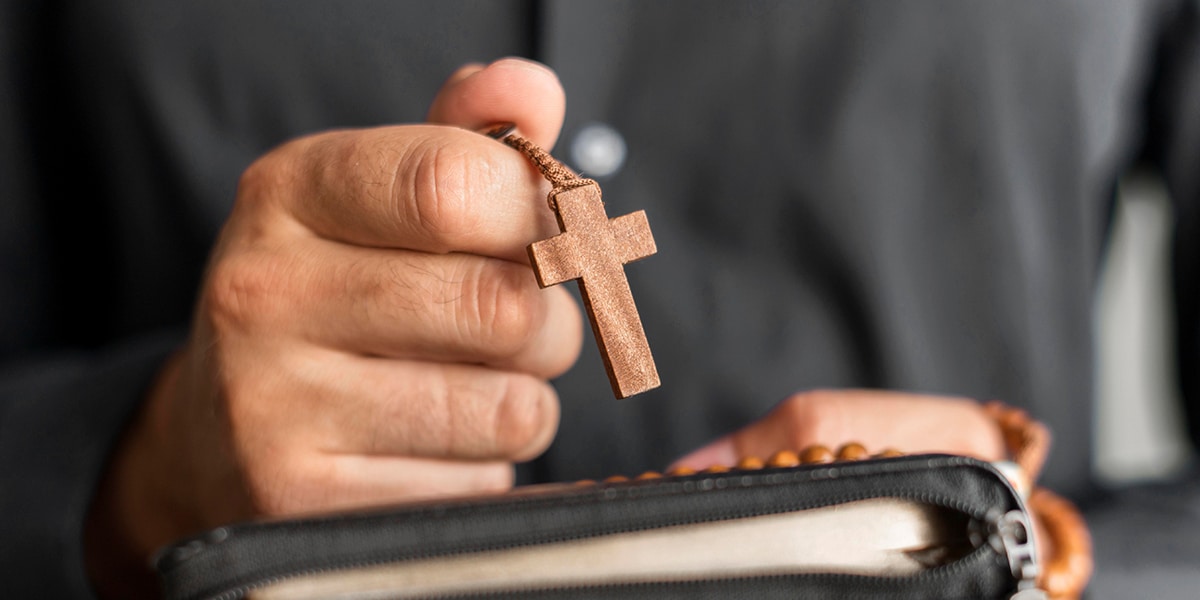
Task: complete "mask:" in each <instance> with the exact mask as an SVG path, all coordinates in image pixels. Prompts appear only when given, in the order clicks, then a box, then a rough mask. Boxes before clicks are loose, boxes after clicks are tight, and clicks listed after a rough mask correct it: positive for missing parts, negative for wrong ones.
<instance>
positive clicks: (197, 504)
mask: <svg viewBox="0 0 1200 600" xmlns="http://www.w3.org/2000/svg"><path fill="white" fill-rule="evenodd" d="M563 111H564V98H563V92H562V89H561V86H560V85H559V83H558V80H557V78H556V77H555V76H554V74H553V73H552V72H551V71H549V70H548V69H546V68H544V67H542V66H540V65H535V64H533V63H529V62H526V61H520V60H515V59H510V60H504V61H499V62H497V63H495V64H492V65H491V66H488V67H486V68H484V67H481V66H475V65H472V66H467V67H464V68H463V69H461V70H460V71H459V72H457V73H455V74H454V75H453V76H452V77H451V78H450V80H449V81H448V82H447V83H446V85H445V86H444V88H443V89H442V91H441V92H440V93H439V95H438V96H437V98H436V100H435V101H434V103H433V106H432V108H431V110H430V114H429V119H430V121H432V122H439V123H447V124H453V125H458V126H460V127H464V128H467V129H477V128H482V127H485V126H487V125H489V124H493V123H497V122H513V123H516V124H517V126H518V127H519V128H520V130H521V132H522V134H523V135H525V136H527V137H528V138H530V139H531V140H533V141H535V142H536V143H538V144H540V145H543V146H545V147H550V146H551V145H553V143H554V140H555V138H556V137H557V135H558V131H559V129H560V127H561V125H562V116H563ZM547 191H548V186H546V185H545V184H544V183H543V182H542V181H541V179H540V177H538V175H537V173H536V171H534V170H533V169H532V167H531V166H530V165H529V164H528V163H527V162H526V160H525V158H524V157H523V156H521V155H520V154H519V153H517V152H515V151H513V150H511V149H510V148H507V147H505V146H504V145H502V144H499V143H497V142H495V141H494V140H490V139H488V138H486V137H484V136H481V135H479V134H476V133H472V132H471V131H467V130H465V129H459V128H455V127H446V126H432V125H429V126H404V127H388V128H380V129H370V130H359V131H339V132H332V133H326V134H321V135H315V136H312V137H308V138H303V139H300V140H296V141H294V142H291V143H288V144H285V145H284V146H282V147H280V148H278V149H276V150H274V151H272V152H270V153H269V154H267V155H266V156H264V157H262V158H261V159H259V160H258V161H257V162H256V163H255V164H254V165H252V166H251V167H250V168H249V169H248V170H247V171H246V173H245V174H244V175H243V177H242V180H241V182H240V185H239V189H238V197H237V201H236V203H235V206H234V208H233V212H232V214H231V216H230V218H229V220H228V222H227V223H226V224H225V227H224V229H223V231H222V233H221V236H220V238H219V240H218V242H217V244H216V247H215V249H214V251H213V254H212V256H211V259H210V263H209V267H208V270H207V275H206V277H205V280H204V283H203V286H202V291H201V295H200V298H199V300H198V305H197V308H196V313H195V317H194V321H193V325H192V330H191V335H190V338H189V341H188V342H187V344H186V347H184V348H183V349H182V350H181V351H180V352H179V353H178V355H177V356H176V357H175V358H173V359H172V360H171V361H170V363H169V364H168V365H167V366H166V367H165V369H164V370H163V372H162V375H161V377H160V380H159V381H158V383H157V384H156V385H155V387H154V388H153V390H152V391H151V393H150V395H149V397H148V400H147V402H146V404H145V406H144V407H143V408H142V410H141V413H140V415H139V417H138V419H137V420H136V421H135V422H134V423H133V425H132V426H131V428H130V430H129V431H128V432H127V434H126V436H125V439H124V441H123V443H122V444H121V446H120V447H119V449H118V451H117V453H116V455H115V456H114V458H113V460H112V462H111V465H110V470H109V472H108V474H107V476H106V478H105V480H104V482H103V483H102V484H101V488H100V492H99V495H98V497H97V499H96V501H95V502H94V505H93V508H92V511H91V513H90V515H89V528H88V534H87V536H86V537H87V544H86V547H87V549H88V551H89V556H88V558H89V561H91V562H90V566H91V567H92V568H91V569H90V570H91V572H92V573H93V576H94V578H96V579H97V584H98V585H99V587H101V588H102V589H103V588H105V583H107V582H106V581H105V579H106V577H105V576H106V575H107V576H108V577H109V578H113V579H117V580H119V579H120V578H121V577H122V576H121V575H117V574H116V573H119V571H116V572H114V571H112V570H111V568H112V567H113V566H114V565H115V563H117V562H118V559H123V562H124V563H125V564H133V565H140V564H143V563H144V562H145V560H146V557H147V556H148V555H149V554H150V553H151V552H152V551H153V550H154V549H155V548H156V547H158V546H159V545H161V544H164V543H167V542H169V541H170V540H172V539H175V538H177V537H179V536H182V535H185V534H188V533H192V532H197V531H200V530H204V529H207V528H210V527H214V526H217V525H219V524H224V523H229V522H233V521H238V520H243V519H247V518H250V517H256V516H262V515H267V516H279V515H294V514H298V513H308V512H313V511H326V510H334V509H345V508H350V507H357V506H362V505H368V504H377V503H387V502H396V501H403V500H411V499H417V498H427V497H432V496H441V495H447V494H463V493H477V492H489V491H500V490H504V489H507V488H508V487H510V486H511V485H512V480H513V468H512V463H513V462H514V461H523V460H528V459H531V458H533V457H535V456H536V455H538V454H539V453H541V452H542V451H543V450H544V449H545V448H546V447H547V446H548V445H549V444H550V441H551V440H552V438H553V436H554V433H555V430H556V427H557V423H558V415H559V407H558V399H557V396H556V394H555V391H554V389H553V388H552V387H551V386H550V385H549V384H548V383H547V380H548V379H549V378H552V377H555V376H557V375H559V374H561V373H563V372H564V371H565V370H566V369H568V368H569V367H570V366H571V364H572V363H574V361H575V359H576V358H577V356H578V354H579V350H580V344H581V340H582V320H581V316H580V313H579V310H578V307H577V306H576V305H575V302H574V300H572V299H571V297H570V296H569V295H568V294H567V293H566V292H565V291H564V290H563V289H561V288H555V289H549V290H540V289H538V287H537V284H536V280H535V278H534V276H533V274H532V272H531V271H530V269H529V267H528V264H527V259H526V258H525V256H526V255H525V251H524V248H525V246H526V245H527V244H529V243H530V242H532V241H535V240H538V239H541V238H544V237H548V236H549V235H551V234H553V233H556V232H557V229H556V228H555V222H554V218H553V215H552V214H551V212H550V211H549V210H547V209H546V203H545V197H546V192H547ZM114 548H115V549H117V550H118V552H116V553H114V552H113V549H114ZM130 561H134V562H130ZM135 570H136V569H135ZM109 590H110V591H113V589H112V588H109ZM122 595H125V593H124V592H122Z"/></svg>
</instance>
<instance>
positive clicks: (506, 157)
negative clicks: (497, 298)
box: [243, 125, 557, 262]
mask: <svg viewBox="0 0 1200 600" xmlns="http://www.w3.org/2000/svg"><path fill="white" fill-rule="evenodd" d="M277 152H278V153H280V154H281V156H278V157H275V158H276V159H278V161H280V162H281V164H278V163H276V161H273V160H270V159H267V160H265V162H266V163H267V164H266V165H263V166H262V167H261V169H256V168H255V167H252V168H251V170H250V171H248V172H247V176H246V177H244V179H243V186H245V187H253V186H255V185H256V184H257V183H258V182H257V181H256V179H257V178H256V175H255V173H258V172H260V171H264V170H265V171H267V177H266V178H267V179H268V181H267V183H268V185H269V188H268V189H269V190H273V191H268V192H267V193H269V194H270V195H272V196H274V199H275V202H273V203H272V204H275V205H277V206H279V207H281V208H282V209H283V211H284V212H285V213H286V214H288V215H290V216H291V217H293V218H294V219H295V220H296V221H297V222H299V223H300V224H302V225H303V226H304V227H305V228H307V229H308V230H310V231H311V232H313V233H314V234H316V235H318V236H320V237H323V238H326V239H330V240H334V241H339V242H344V243H348V244H354V245H358V246H368V247H383V248H404V249H408V250H419V251H425V252H435V253H446V252H469V253H473V254H480V255H484V256H494V257H498V258H507V259H510V260H514V261H520V262H525V261H526V258H525V251H524V248H525V246H526V245H528V244H529V243H531V242H533V241H536V240H539V239H542V238H545V237H549V236H550V235H553V234H554V233H556V232H557V228H556V225H555V220H554V215H553V213H552V212H551V211H550V209H549V208H548V207H547V204H546V201H545V198H546V194H547V193H548V192H549V184H547V183H546V182H545V181H544V180H542V179H541V178H540V177H539V176H538V175H537V172H536V171H535V170H534V169H533V167H532V166H531V165H530V164H529V163H528V162H527V161H526V159H525V158H524V157H523V156H522V155H521V154H520V153H518V152H516V151H514V150H512V149H510V148H508V147H506V146H504V145H503V144H500V143H498V142H496V141H495V140H492V139H490V138H487V137H485V136H483V135H480V134H477V133H474V132H470V131H466V130H462V129H457V128H454V127H445V126H432V125H409V126H398V127H386V128H378V129H367V130H354V131H338V132H332V133H327V134H322V135H318V136H314V137H310V138H304V139H301V140H298V141H296V142H293V143H292V144H288V145H286V146H284V147H283V148H281V149H280V150H278V151H277ZM272 154H275V153H272ZM277 168H278V169H282V172H283V173H286V175H284V177H285V181H283V182H280V181H279V180H278V177H279V176H280V174H279V173H278V172H273V171H274V169H277ZM280 183H282V185H280Z"/></svg>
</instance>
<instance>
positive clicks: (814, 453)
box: [800, 444, 836, 464]
mask: <svg viewBox="0 0 1200 600" xmlns="http://www.w3.org/2000/svg"><path fill="white" fill-rule="evenodd" d="M834 458H836V457H835V456H834V455H833V450H830V449H829V447H828V446H822V445H820V444H814V445H812V446H809V447H807V448H805V449H804V450H803V451H802V452H801V453H800V460H801V461H803V462H804V464H813V463H831V462H833V459H834Z"/></svg>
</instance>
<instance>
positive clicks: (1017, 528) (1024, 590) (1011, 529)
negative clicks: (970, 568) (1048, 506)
mask: <svg viewBox="0 0 1200 600" xmlns="http://www.w3.org/2000/svg"><path fill="white" fill-rule="evenodd" d="M988 529H989V535H988V542H990V543H991V545H992V548H994V549H995V550H996V551H997V552H999V553H1000V554H1001V555H1003V556H1004V557H1005V558H1007V559H1008V566H1009V568H1010V569H1011V570H1012V574H1013V577H1015V578H1016V579H1017V581H1018V583H1017V593H1015V594H1013V595H1012V597H1010V598H1009V600H1047V597H1046V592H1044V591H1042V590H1040V589H1038V587H1037V577H1038V574H1039V573H1040V572H1041V567H1040V566H1039V565H1038V561H1037V546H1036V545H1035V544H1034V542H1033V527H1032V526H1031V525H1030V523H1029V515H1027V514H1025V512H1024V511H1020V510H1010V511H1008V512H1007V513H1004V514H1003V515H1000V516H999V517H997V518H994V519H991V522H990V524H989V527H988Z"/></svg>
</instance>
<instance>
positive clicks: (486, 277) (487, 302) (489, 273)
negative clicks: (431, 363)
mask: <svg viewBox="0 0 1200 600" xmlns="http://www.w3.org/2000/svg"><path fill="white" fill-rule="evenodd" d="M476 268H477V269H478V270H477V271H476V272H475V273H474V274H473V275H472V276H468V277H464V278H463V281H464V283H465V285H469V286H472V287H473V289H469V290H463V291H464V294H463V301H462V302H460V303H459V309H460V311H461V313H462V314H460V315H459V318H458V319H457V322H458V323H460V324H462V325H465V327H463V328H462V330H461V331H460V332H459V335H460V336H463V337H464V338H465V339H468V340H477V341H481V342H482V343H483V346H484V347H486V348H488V349H489V352H491V353H492V354H493V356H494V357H495V358H500V357H511V356H513V355H516V354H518V353H520V352H521V351H522V350H524V349H525V348H528V347H529V345H530V344H532V343H533V341H534V340H535V338H536V337H537V332H538V329H539V328H540V327H541V326H542V324H543V322H544V320H545V318H546V314H545V313H546V309H545V305H544V299H543V298H542V297H541V296H540V295H539V294H538V293H537V290H536V289H534V287H533V286H532V285H531V281H530V278H529V277H528V273H522V272H521V271H522V270H523V268H522V267H520V266H518V265H507V264H499V263H494V262H493V263H490V264H484V265H479V266H478V267H476Z"/></svg>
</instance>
